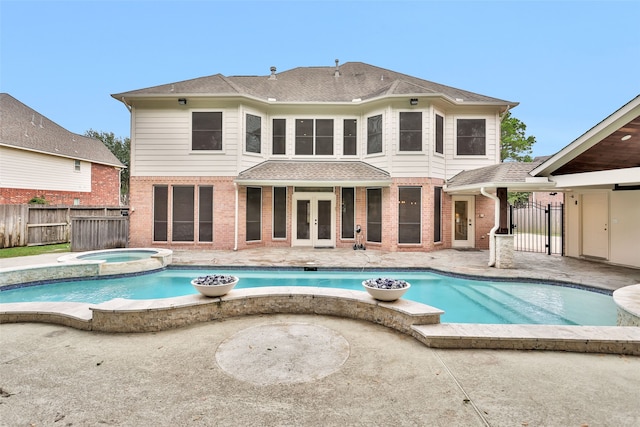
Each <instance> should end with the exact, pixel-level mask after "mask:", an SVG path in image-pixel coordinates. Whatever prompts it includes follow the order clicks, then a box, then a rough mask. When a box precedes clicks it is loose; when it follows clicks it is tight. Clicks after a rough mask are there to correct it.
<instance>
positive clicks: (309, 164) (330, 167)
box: [235, 160, 391, 187]
mask: <svg viewBox="0 0 640 427" xmlns="http://www.w3.org/2000/svg"><path fill="white" fill-rule="evenodd" d="M235 182H236V183H237V184H239V185H244V186H249V185H255V186H300V187H389V186H390V185H391V176H390V175H389V173H388V172H385V171H383V170H382V169H378V168H376V167H374V166H371V165H369V164H367V163H364V162H358V161H344V162H336V161H287V160H268V161H266V162H262V163H260V164H257V165H255V166H253V167H251V168H249V169H247V170H245V171H243V172H240V174H239V175H238V176H237V177H236V179H235Z"/></svg>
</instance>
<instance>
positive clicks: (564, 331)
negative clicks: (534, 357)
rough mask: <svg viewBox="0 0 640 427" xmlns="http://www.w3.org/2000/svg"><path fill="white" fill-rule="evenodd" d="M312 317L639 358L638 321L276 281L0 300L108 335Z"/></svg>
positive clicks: (5, 318) (438, 344)
mask: <svg viewBox="0 0 640 427" xmlns="http://www.w3.org/2000/svg"><path fill="white" fill-rule="evenodd" d="M285 313H286V314H315V315H327V316H336V317H343V318H349V319H355V320H362V321H369V322H372V323H376V324H380V325H383V326H386V327H388V328H391V329H393V330H396V331H398V332H400V333H403V334H406V335H409V336H411V337H413V338H415V339H417V340H418V341H420V342H421V343H423V344H425V345H426V346H428V347H432V348H449V349H453V348H455V349H509V350H547V351H570V352H582V353H612V354H625V355H635V356H639V355H640V328H638V327H636V326H564V325H495V324H466V323H465V324H463V323H440V316H441V315H442V314H443V311H442V310H440V309H438V308H435V307H431V306H428V305H426V304H422V303H418V302H415V301H410V300H405V299H400V300H397V301H395V302H382V301H377V300H375V299H373V298H372V297H371V296H369V294H367V293H366V292H363V291H352V290H346V289H332V288H315V287H305V288H298V287H288V286H273V287H263V288H244V289H234V290H232V291H231V292H230V293H228V294H227V295H225V296H222V297H215V298H208V297H205V296H202V295H199V294H193V295H185V296H181V297H172V298H163V299H156V300H128V299H123V298H117V299H113V300H111V301H107V302H104V303H101V304H84V303H69V302H46V303H5V304H0V323H20V322H44V323H53V324H60V325H64V326H69V327H73V328H76V329H81V330H86V331H95V332H109V333H136V332H156V331H162V330H166V329H173V328H178V327H183V326H187V325H190V324H195V323H201V322H210V321H216V320H220V319H224V318H231V317H238V316H249V315H268V314H285Z"/></svg>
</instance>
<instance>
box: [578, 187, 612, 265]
mask: <svg viewBox="0 0 640 427" xmlns="http://www.w3.org/2000/svg"><path fill="white" fill-rule="evenodd" d="M608 212H609V198H608V197H607V193H585V194H583V195H582V255H584V256H590V257H596V258H602V259H609V214H608Z"/></svg>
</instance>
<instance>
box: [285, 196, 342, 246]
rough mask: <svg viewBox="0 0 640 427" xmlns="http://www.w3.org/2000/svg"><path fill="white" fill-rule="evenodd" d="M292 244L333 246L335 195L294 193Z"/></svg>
mask: <svg viewBox="0 0 640 427" xmlns="http://www.w3.org/2000/svg"><path fill="white" fill-rule="evenodd" d="M293 206H294V209H293V213H294V218H293V224H294V230H293V240H292V245H293V246H311V247H314V248H326V247H334V246H335V224H336V214H335V195H334V194H333V193H330V194H325V193H294V197H293Z"/></svg>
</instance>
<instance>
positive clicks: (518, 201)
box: [500, 111, 536, 206]
mask: <svg viewBox="0 0 640 427" xmlns="http://www.w3.org/2000/svg"><path fill="white" fill-rule="evenodd" d="M526 130H527V125H525V124H524V123H522V122H521V121H520V120H518V119H517V118H515V117H513V116H512V115H511V111H508V112H507V114H506V115H505V116H504V117H503V118H502V123H500V160H501V161H502V162H531V161H533V158H532V157H531V154H532V152H533V144H535V143H536V137H535V136H531V135H530V136H526V134H525V133H526ZM530 194H531V193H522V192H509V194H508V196H507V200H508V201H509V204H511V205H514V206H518V205H522V204H525V203H527V202H528V201H529V195H530Z"/></svg>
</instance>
